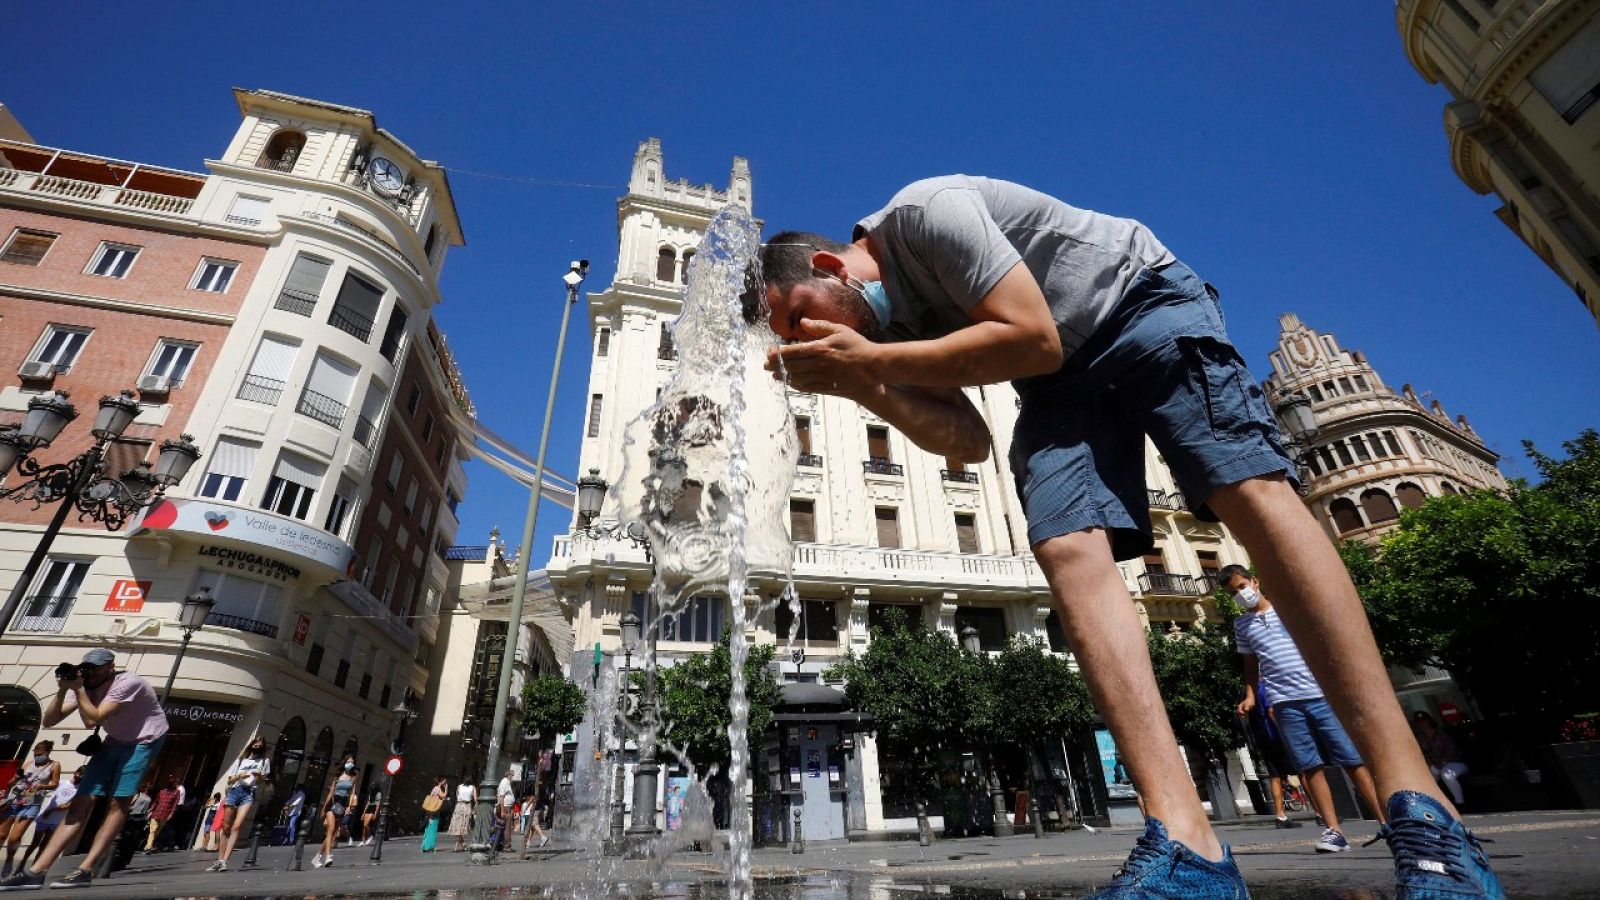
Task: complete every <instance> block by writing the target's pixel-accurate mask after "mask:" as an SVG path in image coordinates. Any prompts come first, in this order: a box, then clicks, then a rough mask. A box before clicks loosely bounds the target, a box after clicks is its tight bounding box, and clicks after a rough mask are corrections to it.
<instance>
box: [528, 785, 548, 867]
mask: <svg viewBox="0 0 1600 900" xmlns="http://www.w3.org/2000/svg"><path fill="white" fill-rule="evenodd" d="M543 813H544V804H543V803H542V802H541V798H540V795H539V791H538V789H537V788H534V789H531V790H529V791H528V793H527V796H525V797H523V798H522V855H523V856H527V855H528V844H530V843H532V841H533V836H534V835H535V834H537V835H539V846H540V847H543V846H544V845H546V844H548V843H550V836H549V835H547V834H545V833H544V828H543V827H541V826H540V823H539V819H540V818H541V817H542V816H543Z"/></svg>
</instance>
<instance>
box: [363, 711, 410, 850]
mask: <svg viewBox="0 0 1600 900" xmlns="http://www.w3.org/2000/svg"><path fill="white" fill-rule="evenodd" d="M390 711H391V712H393V713H394V717H395V720H396V721H397V722H398V723H399V727H398V728H397V729H396V731H395V736H394V743H392V744H390V745H389V750H390V752H392V753H393V754H394V755H395V756H399V757H403V756H405V753H406V725H408V724H410V722H411V720H412V719H415V718H416V717H417V711H416V710H415V709H412V708H411V689H410V688H406V691H405V695H404V696H403V697H401V698H400V702H399V703H397V704H395V707H394V709H392V710H390ZM384 775H385V776H386V780H385V782H384V787H382V788H379V789H378V791H377V795H376V796H377V800H378V834H377V840H375V841H373V842H372V855H371V856H370V857H369V859H370V860H371V861H372V862H374V863H381V862H383V842H384V839H385V838H387V837H388V836H389V817H390V816H391V815H393V811H394V776H393V775H391V774H389V768H388V766H385V767H384ZM385 790H387V791H388V796H387V797H385V796H384V791H385Z"/></svg>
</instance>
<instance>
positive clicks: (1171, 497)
mask: <svg viewBox="0 0 1600 900" xmlns="http://www.w3.org/2000/svg"><path fill="white" fill-rule="evenodd" d="M1145 493H1146V494H1148V495H1149V497H1150V508H1151V509H1170V510H1173V511H1177V510H1182V509H1186V508H1187V507H1186V506H1185V505H1184V503H1183V497H1182V496H1180V495H1178V494H1169V493H1167V492H1166V491H1158V490H1156V489H1154V488H1146V489H1145Z"/></svg>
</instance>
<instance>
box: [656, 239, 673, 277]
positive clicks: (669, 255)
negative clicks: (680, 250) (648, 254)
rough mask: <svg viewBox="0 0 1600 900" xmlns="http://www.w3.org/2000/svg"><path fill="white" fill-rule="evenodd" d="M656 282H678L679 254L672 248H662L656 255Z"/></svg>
mask: <svg viewBox="0 0 1600 900" xmlns="http://www.w3.org/2000/svg"><path fill="white" fill-rule="evenodd" d="M656 280H657V281H677V280H678V254H677V253H676V252H675V251H674V250H673V249H672V248H671V247H662V248H661V252H660V253H657V254H656Z"/></svg>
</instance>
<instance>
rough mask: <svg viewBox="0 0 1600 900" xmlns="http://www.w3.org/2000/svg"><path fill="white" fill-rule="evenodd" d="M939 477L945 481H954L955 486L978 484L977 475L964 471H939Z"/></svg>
mask: <svg viewBox="0 0 1600 900" xmlns="http://www.w3.org/2000/svg"><path fill="white" fill-rule="evenodd" d="M939 477H940V478H942V479H944V480H945V481H954V482H956V483H957V484H977V483H978V473H977V472H968V471H967V470H966V469H940V470H939Z"/></svg>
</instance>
